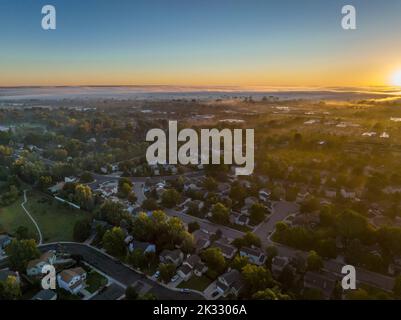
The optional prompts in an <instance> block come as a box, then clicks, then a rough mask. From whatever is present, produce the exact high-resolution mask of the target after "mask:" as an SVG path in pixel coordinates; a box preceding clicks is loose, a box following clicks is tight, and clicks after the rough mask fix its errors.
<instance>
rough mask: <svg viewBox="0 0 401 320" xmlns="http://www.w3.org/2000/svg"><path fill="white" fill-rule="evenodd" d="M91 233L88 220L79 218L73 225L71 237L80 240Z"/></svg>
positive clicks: (86, 237) (83, 239)
mask: <svg viewBox="0 0 401 320" xmlns="http://www.w3.org/2000/svg"><path fill="white" fill-rule="evenodd" d="M90 234H91V224H90V222H89V220H87V219H84V220H79V221H77V222H76V223H75V225H74V230H73V237H74V240H75V241H78V242H82V241H85V240H86V239H88V238H89V236H90Z"/></svg>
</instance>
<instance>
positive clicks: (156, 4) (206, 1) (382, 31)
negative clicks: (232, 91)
mask: <svg viewBox="0 0 401 320" xmlns="http://www.w3.org/2000/svg"><path fill="white" fill-rule="evenodd" d="M46 4H52V5H54V6H55V8H56V12H57V29H56V30H52V31H44V30H43V29H42V28H41V20H42V14H41V9H42V7H43V6H44V5H46ZM345 4H352V5H354V6H355V8H356V13H357V29H356V30H343V29H342V28H341V19H342V14H341V8H342V6H343V5H345ZM400 31H401V0H386V1H381V0H354V1H351V0H350V1H339V0H302V1H301V0H272V1H269V0H185V1H182V0H146V1H145V0H144V1H134V0H113V1H111V0H110V1H106V0H85V1H81V0H63V1H62V0H46V1H39V0H0V86H30V85H49V86H53V85H182V86H370V85H389V84H392V83H391V79H392V77H393V75H394V74H395V73H396V72H397V71H398V70H401V38H400Z"/></svg>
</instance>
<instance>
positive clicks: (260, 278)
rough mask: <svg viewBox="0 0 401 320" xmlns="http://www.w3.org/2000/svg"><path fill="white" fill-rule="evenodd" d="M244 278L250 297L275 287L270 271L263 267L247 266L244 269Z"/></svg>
mask: <svg viewBox="0 0 401 320" xmlns="http://www.w3.org/2000/svg"><path fill="white" fill-rule="evenodd" d="M242 276H243V278H244V282H245V285H246V290H247V292H248V295H249V296H252V295H253V294H254V293H256V292H258V291H261V290H265V289H267V288H271V287H273V285H274V281H273V278H272V276H271V273H270V271H269V270H267V269H266V268H265V267H262V266H256V265H253V264H247V265H246V266H245V267H243V268H242Z"/></svg>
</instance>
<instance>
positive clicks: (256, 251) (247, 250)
mask: <svg viewBox="0 0 401 320" xmlns="http://www.w3.org/2000/svg"><path fill="white" fill-rule="evenodd" d="M240 251H241V252H244V253H245V254H247V255H249V256H254V257H257V258H259V257H260V256H262V255H264V254H263V251H262V250H261V249H259V248H249V247H242V248H241V250H240Z"/></svg>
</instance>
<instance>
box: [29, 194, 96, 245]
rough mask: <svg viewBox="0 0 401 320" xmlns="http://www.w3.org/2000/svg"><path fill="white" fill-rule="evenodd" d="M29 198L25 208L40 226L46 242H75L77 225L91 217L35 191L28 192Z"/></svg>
mask: <svg viewBox="0 0 401 320" xmlns="http://www.w3.org/2000/svg"><path fill="white" fill-rule="evenodd" d="M27 197H28V202H27V203H26V204H25V207H26V208H27V210H28V211H29V212H30V213H31V215H32V216H33V218H34V219H35V220H36V222H37V223H38V224H39V227H40V230H41V231H42V234H43V241H44V242H53V241H71V240H73V229H74V225H75V223H76V222H77V221H79V220H82V219H84V218H85V217H87V216H88V215H89V213H86V212H84V211H81V210H78V209H73V208H70V207H67V206H66V205H65V204H62V203H61V202H58V201H57V200H55V199H53V198H52V197H50V196H46V195H42V194H40V193H38V192H36V191H33V190H31V191H29V192H27Z"/></svg>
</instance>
